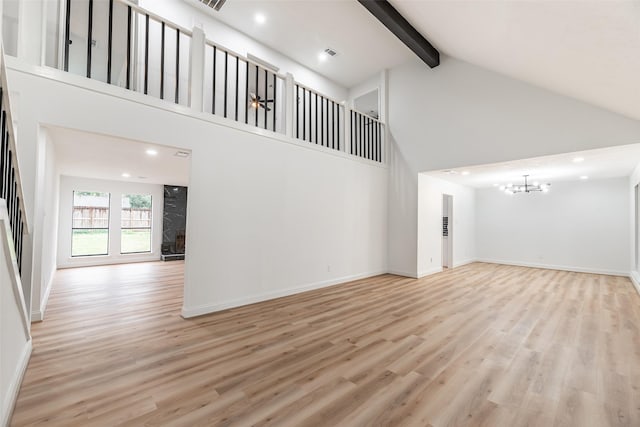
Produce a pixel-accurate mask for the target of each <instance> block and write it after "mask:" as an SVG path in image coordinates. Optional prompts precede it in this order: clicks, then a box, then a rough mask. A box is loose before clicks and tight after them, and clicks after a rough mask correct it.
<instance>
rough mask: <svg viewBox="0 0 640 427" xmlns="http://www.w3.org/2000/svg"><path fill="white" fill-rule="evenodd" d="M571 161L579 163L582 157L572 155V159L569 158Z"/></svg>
mask: <svg viewBox="0 0 640 427" xmlns="http://www.w3.org/2000/svg"><path fill="white" fill-rule="evenodd" d="M571 161H572V162H573V163H580V162H584V157H574V158H573V160H571Z"/></svg>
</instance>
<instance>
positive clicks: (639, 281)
mask: <svg viewBox="0 0 640 427" xmlns="http://www.w3.org/2000/svg"><path fill="white" fill-rule="evenodd" d="M629 278H630V279H631V283H633V287H634V288H636V291H638V294H640V273H638V272H637V271H632V272H631V273H629Z"/></svg>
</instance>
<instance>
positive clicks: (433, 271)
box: [418, 266, 453, 279]
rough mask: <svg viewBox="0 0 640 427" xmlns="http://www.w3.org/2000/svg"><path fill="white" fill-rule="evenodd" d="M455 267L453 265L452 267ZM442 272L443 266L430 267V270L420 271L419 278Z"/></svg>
mask: <svg viewBox="0 0 640 427" xmlns="http://www.w3.org/2000/svg"><path fill="white" fill-rule="evenodd" d="M452 268H453V267H452ZM441 272H442V266H440V267H434V268H430V269H429V270H423V271H419V272H418V279H420V278H423V277H425V276H431V275H432V274H438V273H441Z"/></svg>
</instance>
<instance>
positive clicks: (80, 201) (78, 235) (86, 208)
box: [71, 191, 110, 257]
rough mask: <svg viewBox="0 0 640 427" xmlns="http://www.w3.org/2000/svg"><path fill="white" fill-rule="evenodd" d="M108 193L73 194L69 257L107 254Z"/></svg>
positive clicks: (86, 192) (79, 192)
mask: <svg viewBox="0 0 640 427" xmlns="http://www.w3.org/2000/svg"><path fill="white" fill-rule="evenodd" d="M109 199H110V194H109V193H98V192H88V191H74V192H73V221H72V225H71V256H72V257H78V256H92V255H108V254H109Z"/></svg>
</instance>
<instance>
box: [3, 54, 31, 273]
mask: <svg viewBox="0 0 640 427" xmlns="http://www.w3.org/2000/svg"><path fill="white" fill-rule="evenodd" d="M0 61H1V64H0V199H4V200H5V201H6V205H7V212H8V215H9V225H10V228H11V236H12V240H13V248H14V250H15V254H16V259H17V264H18V270H19V271H20V273H22V248H23V241H24V234H25V233H27V216H26V210H25V207H24V196H23V195H22V181H21V179H20V169H19V167H18V158H17V150H16V140H15V132H14V129H13V119H12V118H11V108H10V102H9V91H8V89H7V87H8V86H7V70H6V66H5V61H4V50H3V49H2V50H0Z"/></svg>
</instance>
